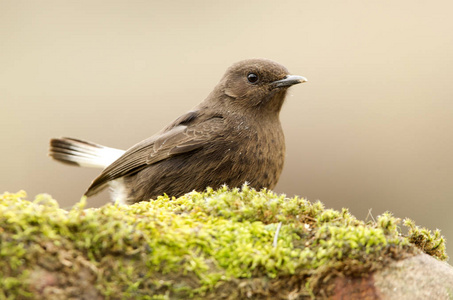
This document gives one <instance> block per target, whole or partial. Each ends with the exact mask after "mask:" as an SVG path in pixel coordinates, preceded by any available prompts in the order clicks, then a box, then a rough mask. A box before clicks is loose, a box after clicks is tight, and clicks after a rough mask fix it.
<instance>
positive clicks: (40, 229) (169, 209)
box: [0, 185, 447, 299]
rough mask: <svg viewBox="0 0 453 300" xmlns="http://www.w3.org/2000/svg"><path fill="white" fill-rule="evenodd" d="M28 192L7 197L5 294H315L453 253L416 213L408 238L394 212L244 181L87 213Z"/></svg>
mask: <svg viewBox="0 0 453 300" xmlns="http://www.w3.org/2000/svg"><path fill="white" fill-rule="evenodd" d="M25 199H26V194H25V192H19V193H16V194H10V193H5V194H3V195H1V196H0V234H1V244H0V276H1V278H0V298H5V299H16V298H17V297H19V298H28V297H32V295H33V297H35V298H46V299H52V297H53V298H54V299H63V298H70V296H71V295H74V293H80V291H83V293H86V294H87V295H88V296H89V298H95V297H101V298H107V299H130V298H134V299H179V298H181V299H182V298H184V299H185V298H203V299H222V298H224V299H236V298H238V297H239V298H241V297H248V298H251V299H253V298H260V297H261V298H262V297H271V296H272V298H274V299H280V298H285V297H286V298H287V297H288V295H289V294H290V293H291V295H292V296H291V297H295V298H294V299H296V298H297V297H299V298H305V297H306V298H309V297H312V296H313V295H315V294H316V293H320V292H324V293H326V291H320V289H321V288H320V284H319V283H320V282H321V281H322V282H326V281H327V280H328V279H329V278H330V277H332V276H335V274H338V273H339V272H341V273H343V274H346V275H353V276H358V275H360V274H362V273H364V272H370V271H373V270H376V269H379V268H381V267H383V266H384V265H385V263H386V262H388V261H390V260H393V259H400V258H404V257H407V256H410V255H413V254H416V253H418V251H419V250H418V248H420V249H421V250H423V251H425V252H426V253H428V254H430V255H433V256H435V257H437V258H438V259H441V260H445V259H446V258H447V256H446V254H445V245H444V243H445V242H444V240H443V238H442V237H441V236H440V233H439V232H438V231H436V232H435V233H434V234H431V232H429V231H427V230H422V229H419V228H418V227H416V226H415V225H414V224H413V222H412V221H405V222H404V225H406V226H408V227H409V235H408V236H407V237H405V236H403V235H402V233H401V230H400V228H399V226H398V224H399V222H400V221H399V219H397V218H394V217H393V216H392V215H391V214H389V213H385V214H383V215H382V216H379V217H378V219H377V221H376V222H374V223H367V224H366V223H364V222H362V221H359V220H357V219H356V218H354V217H353V216H352V215H351V214H350V213H349V212H348V210H347V209H343V210H342V211H336V210H331V209H325V208H324V206H323V204H322V203H321V202H315V203H311V202H309V201H307V200H306V199H302V198H298V197H294V198H287V197H286V196H285V195H277V194H275V193H273V192H271V191H268V190H262V191H256V190H254V189H252V188H250V187H248V186H247V185H244V186H243V187H242V188H241V189H231V190H230V189H228V188H227V187H224V188H221V189H219V190H216V191H214V190H212V189H207V190H206V191H205V192H202V193H199V192H192V193H189V194H187V195H185V196H183V197H180V198H177V199H175V198H170V197H167V196H161V197H158V198H157V199H155V200H153V201H150V202H140V203H137V204H134V205H130V206H122V205H118V204H107V205H104V206H103V207H101V208H90V209H86V208H84V207H85V203H86V199H82V200H81V202H80V203H78V204H77V205H75V206H74V208H72V209H71V210H69V211H66V210H63V209H60V208H59V207H58V203H57V202H56V201H55V200H53V199H52V198H51V197H50V196H48V195H38V196H37V197H36V199H35V200H34V201H32V202H29V201H27V200H25ZM279 224H281V225H280V226H279ZM277 228H280V229H279V230H278V235H277V234H276V233H277ZM274 240H276V245H274ZM321 279H322V280H321ZM233 290H234V292H232V291H233ZM327 292H328V291H327ZM37 295H38V296H37Z"/></svg>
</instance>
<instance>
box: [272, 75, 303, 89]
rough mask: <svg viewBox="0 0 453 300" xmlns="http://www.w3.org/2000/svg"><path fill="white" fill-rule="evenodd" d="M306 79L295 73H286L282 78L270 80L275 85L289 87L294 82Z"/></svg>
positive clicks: (301, 81)
mask: <svg viewBox="0 0 453 300" xmlns="http://www.w3.org/2000/svg"><path fill="white" fill-rule="evenodd" d="M306 81H308V80H307V78H305V77H302V76H297V75H286V76H285V78H283V79H282V80H277V81H274V82H272V84H273V85H274V86H275V87H289V86H292V85H294V84H298V83H303V82H306Z"/></svg>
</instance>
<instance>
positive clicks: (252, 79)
mask: <svg viewBox="0 0 453 300" xmlns="http://www.w3.org/2000/svg"><path fill="white" fill-rule="evenodd" d="M258 79H259V77H258V75H256V74H255V73H249V74H248V75H247V80H248V81H249V82H250V83H252V84H255V83H257V82H258Z"/></svg>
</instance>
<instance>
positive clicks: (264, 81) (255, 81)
mask: <svg viewBox="0 0 453 300" xmlns="http://www.w3.org/2000/svg"><path fill="white" fill-rule="evenodd" d="M306 81H307V79H306V78H305V77H302V76H296V75H290V74H289V72H288V70H287V69H286V68H285V67H284V66H282V65H280V64H278V63H276V62H273V61H271V60H268V59H248V60H243V61H240V62H238V63H235V64H234V65H232V66H231V67H230V68H229V69H228V70H227V71H226V73H225V75H224V76H223V78H222V80H221V81H220V83H219V85H218V88H220V91H219V92H222V93H224V95H226V96H227V97H226V99H224V100H223V101H231V102H233V105H234V106H241V107H244V108H246V109H249V108H250V109H253V110H257V109H259V110H264V111H270V112H276V113H277V114H278V112H279V111H280V109H281V107H282V105H283V102H284V99H285V96H286V91H287V89H288V88H289V87H290V86H292V85H294V84H298V83H302V82H306ZM228 105H229V104H228Z"/></svg>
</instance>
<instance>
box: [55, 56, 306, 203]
mask: <svg viewBox="0 0 453 300" xmlns="http://www.w3.org/2000/svg"><path fill="white" fill-rule="evenodd" d="M305 81H307V79H305V78H304V77H302V76H294V75H289V72H288V70H287V69H286V68H285V67H283V66H282V65H280V64H278V63H276V62H273V61H270V60H267V59H249V60H244V61H241V62H238V63H236V64H234V65H233V66H231V67H230V68H229V69H228V70H227V71H226V73H225V75H224V76H223V78H222V79H221V80H220V82H219V83H218V84H217V86H216V87H215V88H214V90H213V91H212V92H211V93H210V94H209V95H208V97H207V98H206V99H205V100H204V101H203V102H201V103H200V104H199V105H197V106H196V107H195V108H193V109H192V110H191V111H189V112H187V113H186V114H184V115H182V116H180V117H179V118H177V119H176V120H175V121H174V122H172V123H171V124H170V125H168V126H166V127H165V128H164V129H162V130H161V131H160V132H158V133H156V134H155V135H153V136H152V137H150V138H148V139H145V140H143V141H141V142H140V143H138V144H136V145H135V146H132V147H131V148H129V149H128V150H127V151H123V150H119V149H114V148H109V147H104V146H101V145H98V144H94V143H91V142H87V141H82V140H78V139H72V138H60V139H52V140H51V141H50V153H49V155H50V156H51V157H52V158H54V159H56V160H58V161H60V162H64V163H69V164H73V165H79V166H83V167H85V166H87V167H97V168H104V170H103V171H102V173H101V174H100V175H99V176H98V177H97V178H95V179H94V181H93V182H92V183H91V185H90V187H89V188H88V190H87V191H86V192H85V195H86V196H92V195H94V194H96V193H98V192H100V191H101V190H103V189H104V188H105V187H107V186H110V188H111V190H112V200H114V201H120V202H123V203H124V202H127V203H135V202H139V201H142V200H150V199H153V198H156V197H157V196H159V195H162V194H164V193H166V194H167V195H169V196H175V197H179V196H181V195H183V194H185V193H188V192H190V191H192V190H197V191H202V190H204V189H205V188H206V187H212V188H219V187H220V186H222V185H223V184H226V185H228V186H229V187H240V186H241V185H242V184H244V183H245V182H248V184H249V185H250V186H251V187H253V188H256V189H261V188H269V189H272V188H273V187H274V186H275V185H276V184H277V181H278V178H279V176H280V173H281V171H282V168H283V163H284V159H285V139H284V135H283V131H282V128H281V124H280V119H279V113H280V109H281V108H282V105H283V102H284V100H285V96H286V92H287V90H288V88H289V87H290V86H292V85H294V84H298V83H302V82H305Z"/></svg>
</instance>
